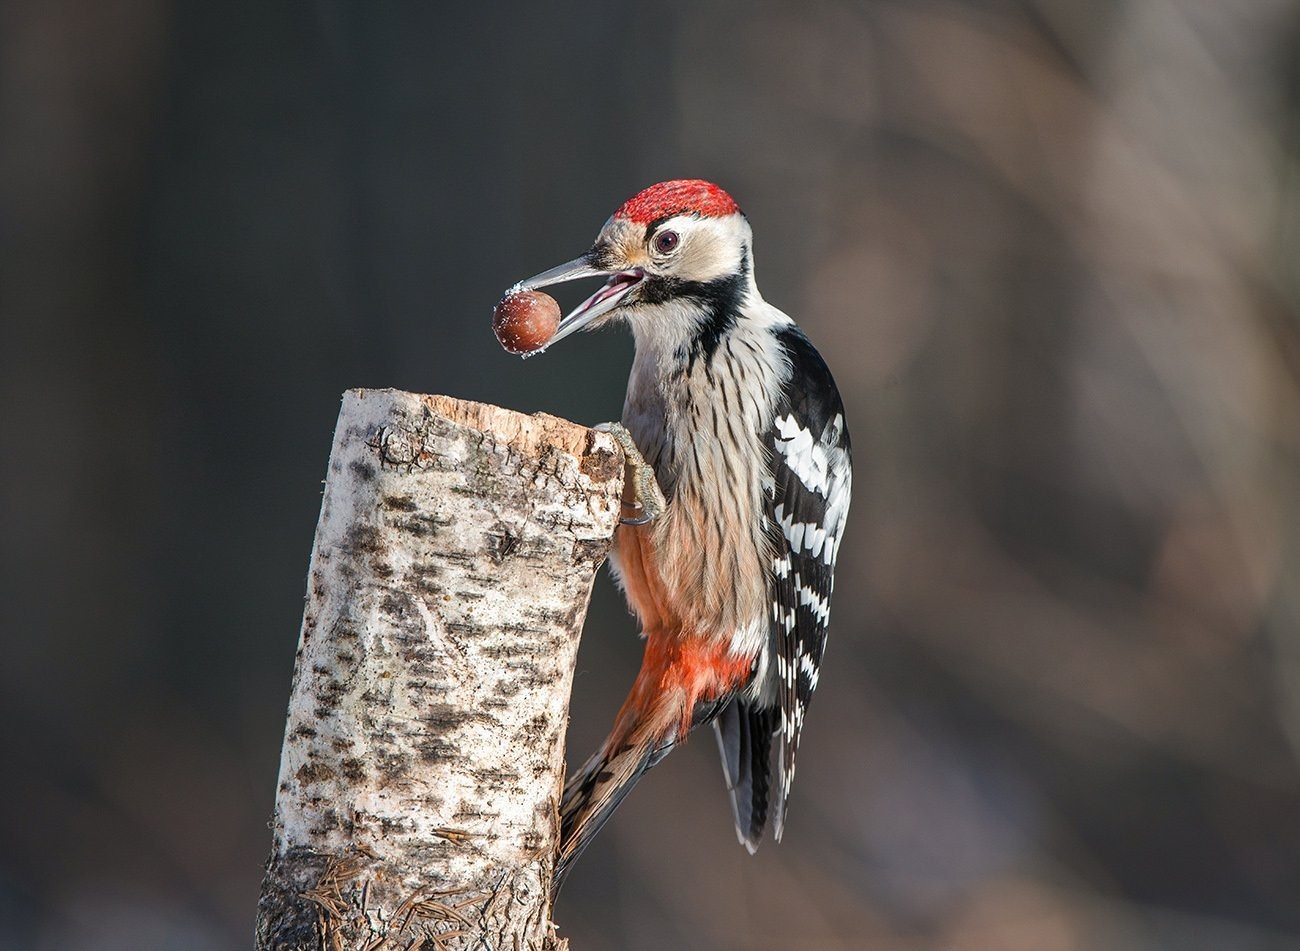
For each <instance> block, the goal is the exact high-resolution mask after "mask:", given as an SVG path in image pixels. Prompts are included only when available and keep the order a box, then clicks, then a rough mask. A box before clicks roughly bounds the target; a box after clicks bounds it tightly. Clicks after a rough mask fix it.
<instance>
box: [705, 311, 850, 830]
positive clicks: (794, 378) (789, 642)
mask: <svg viewBox="0 0 1300 951" xmlns="http://www.w3.org/2000/svg"><path fill="white" fill-rule="evenodd" d="M778 337H779V339H780V342H781V345H782V347H783V348H784V349H785V352H786V355H787V356H788V358H789V361H790V376H789V378H788V379H787V381H786V382H785V384H784V385H783V387H782V389H781V393H780V396H779V398H778V399H777V403H776V408H775V413H774V415H773V420H772V428H771V430H770V431H769V432H768V433H767V435H766V443H767V448H768V450H769V451H770V466H771V482H770V484H769V486H768V487H767V488H768V490H767V493H766V496H767V512H766V515H767V519H768V529H769V536H770V538H771V541H772V548H773V551H774V552H775V558H774V559H773V563H772V568H771V583H770V585H769V588H768V590H769V591H770V593H771V596H772V608H771V612H772V613H771V617H770V624H769V651H768V656H769V662H770V667H769V670H768V671H767V681H768V683H769V684H770V685H771V686H770V688H769V689H766V690H764V691H763V692H762V693H761V694H760V695H759V696H758V697H756V698H751V699H746V698H741V697H738V698H736V699H735V700H734V701H733V702H732V703H731V704H730V705H729V706H728V707H727V709H726V710H724V711H722V713H721V714H720V716H719V718H718V720H717V722H716V727H717V731H718V740H719V745H720V747H721V751H722V759H723V766H724V769H725V771H726V773H727V783H728V786H729V787H730V788H731V794H732V805H733V807H734V809H735V819H736V832H737V835H738V837H739V838H740V840H741V842H742V843H744V844H745V845H746V846H747V847H748V848H749V850H750V851H751V852H752V851H753V850H754V849H755V848H757V846H758V842H759V840H760V839H761V838H762V835H763V829H764V827H765V826H766V824H767V819H768V812H769V798H772V797H773V794H774V803H772V804H771V805H773V806H774V808H771V810H770V811H771V812H772V824H773V832H774V834H775V836H776V838H777V839H778V840H779V839H780V838H781V832H782V829H783V827H784V824H785V805H786V799H787V798H788V796H789V794H790V785H791V783H792V782H793V781H794V766H795V752H796V750H797V749H798V746H799V733H800V731H801V730H802V729H803V720H804V714H805V712H806V711H807V709H808V702H809V700H810V699H811V698H812V694H813V690H815V689H816V687H817V672H818V669H819V668H820V666H821V661H822V654H823V652H824V651H825V648H826V630H827V625H828V623H829V621H830V599H831V589H832V587H833V582H834V571H835V557H836V555H837V553H838V551H839V546H840V539H841V537H842V536H843V532H844V522H845V519H846V518H847V516H848V511H849V495H850V489H851V486H852V467H851V462H850V456H849V434H848V430H847V429H846V428H845V425H844V405H843V403H842V402H841V400H840V394H839V390H838V389H837V388H836V386H835V381H834V379H833V378H832V377H831V374H830V370H829V369H827V367H826V363H825V361H824V360H822V358H821V354H819V353H818V352H817V351H816V350H815V349H814V348H813V345H812V344H811V343H810V342H809V341H808V338H807V337H805V336H804V335H803V333H802V331H800V330H799V329H798V328H797V327H795V326H793V325H791V326H790V327H788V328H785V329H783V330H782V331H781V332H780V333H779V334H778ZM777 738H779V744H780V747H779V753H778V763H779V771H780V772H779V781H778V782H777V783H776V784H775V786H776V788H775V790H772V789H771V787H772V785H773V784H772V783H771V781H770V774H771V752H770V751H771V745H772V741H773V740H774V739H777Z"/></svg>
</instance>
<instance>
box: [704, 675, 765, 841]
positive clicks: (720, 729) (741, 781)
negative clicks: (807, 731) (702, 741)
mask: <svg viewBox="0 0 1300 951" xmlns="http://www.w3.org/2000/svg"><path fill="white" fill-rule="evenodd" d="M713 726H714V729H715V730H716V731H717V737H718V751H719V752H720V753H721V755H722V772H723V775H724V776H725V777H726V780H727V789H728V791H730V793H731V810H732V816H733V818H734V819H735V822H736V838H737V839H739V840H740V843H741V845H743V846H745V848H747V849H748V850H749V851H750V853H751V854H752V853H753V852H755V851H756V850H757V849H758V845H759V843H760V842H761V841H762V840H763V832H764V830H765V829H766V828H767V820H768V813H769V811H770V810H769V806H770V795H771V777H772V737H773V733H774V731H775V729H776V710H775V708H773V707H759V706H755V705H753V704H751V703H749V702H748V701H745V700H741V699H739V698H737V699H735V700H733V701H732V702H731V703H730V704H728V705H727V707H726V708H725V709H724V710H722V712H721V713H720V714H719V715H718V718H717V719H716V720H714V721H713Z"/></svg>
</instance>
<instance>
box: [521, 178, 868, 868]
mask: <svg viewBox="0 0 1300 951" xmlns="http://www.w3.org/2000/svg"><path fill="white" fill-rule="evenodd" d="M595 276H601V277H605V278H606V280H605V283H604V285H603V286H602V287H601V288H600V289H599V290H598V291H596V293H594V294H592V295H591V296H590V297H589V298H587V299H586V300H585V301H584V302H583V303H582V304H581V305H579V306H578V307H577V308H576V309H575V310H574V311H573V312H572V313H570V314H569V315H568V316H566V317H565V318H564V319H563V320H562V321H561V322H560V324H559V327H558V328H557V330H556V333H555V335H554V336H553V337H552V339H551V341H550V343H548V346H549V345H551V344H553V343H555V342H558V341H559V340H561V339H563V338H565V337H567V336H569V335H570V334H573V333H575V332H576V331H578V330H585V329H593V328H596V327H599V326H602V325H604V324H606V323H608V322H610V321H616V320H621V321H624V322H626V323H627V325H628V326H629V327H630V328H631V330H632V335H633V337H634V339H635V342H636V354H635V357H634V358H633V361H632V370H631V375H630V377H629V380H628V386H627V397H626V401H625V403H624V407H623V416H622V421H621V423H612V424H606V427H605V428H606V429H607V430H608V431H609V432H611V433H612V434H613V435H614V436H615V437H616V438H617V439H618V441H619V442H620V443H621V444H622V447H623V450H624V453H625V457H626V460H627V475H628V478H627V480H626V488H625V492H624V497H623V501H624V505H625V509H626V511H625V515H624V517H623V518H622V519H621V521H620V525H619V527H618V529H617V531H616V533H615V538H614V546H613V550H612V554H611V566H612V568H613V572H614V575H615V578H616V580H617V581H618V583H619V584H620V586H621V587H622V589H623V592H624V594H625V595H626V597H627V601H628V603H629V606H630V607H631V609H632V612H633V613H634V614H635V615H636V617H637V619H638V622H639V624H640V628H641V634H642V637H643V638H644V641H645V648H644V656H643V660H642V665H641V671H640V673H639V674H638V676H637V678H636V681H635V682H634V684H633V686H632V690H631V693H630V694H629V695H628V698H627V700H626V701H625V702H624V704H623V707H622V709H621V710H620V711H619V713H618V715H617V717H616V718H615V721H614V726H613V729H612V731H611V732H610V735H609V738H608V739H607V740H606V741H605V743H604V745H603V746H602V747H601V748H600V749H599V750H598V751H597V752H596V753H595V755H594V756H592V757H591V759H590V760H589V761H588V762H587V763H586V765H585V766H583V767H582V769H581V770H579V771H578V772H577V773H576V775H574V776H572V777H571V778H570V779H569V780H568V782H567V783H566V785H565V789H564V796H563V801H562V804H561V808H560V820H561V835H560V841H561V845H560V858H559V863H558V866H557V872H556V882H557V886H558V883H560V882H562V881H563V879H564V876H565V874H566V873H567V872H568V871H569V869H570V868H571V866H572V863H573V861H574V860H575V859H576V858H577V856H578V855H579V854H580V853H581V852H582V850H583V849H584V848H585V847H586V845H587V844H588V843H589V842H590V841H591V839H592V837H593V836H594V835H595V834H596V833H597V831H599V829H600V827H601V826H602V825H603V824H604V823H605V821H606V820H608V819H609V817H610V815H611V814H612V813H613V811H614V810H615V808H617V806H618V804H619V803H620V802H621V801H622V799H623V797H624V796H626V795H627V794H628V792H629V791H630V790H631V788H632V786H633V785H634V784H635V783H636V782H637V780H638V779H639V778H640V777H641V775H642V774H643V773H645V771H646V770H648V769H650V768H651V767H652V766H654V765H655V764H657V763H658V762H660V761H661V760H662V759H663V758H664V756H666V755H667V754H668V752H669V751H671V750H672V749H673V747H675V746H676V745H677V744H679V743H681V742H683V741H684V740H685V739H686V736H687V734H688V733H690V731H691V730H692V729H694V728H695V727H697V726H701V725H703V724H706V723H712V724H713V727H714V731H715V733H716V736H717V740H718V748H719V750H720V752H721V755H722V768H723V772H724V774H725V779H726V785H727V789H728V790H729V792H730V795H731V805H732V813H733V818H734V820H735V825H736V835H737V838H738V839H739V840H740V842H741V844H742V845H744V846H745V847H746V848H747V849H748V850H749V851H750V852H751V853H753V852H754V851H755V850H756V849H757V848H758V845H759V843H760V841H761V840H762V838H763V835H764V831H765V830H766V828H767V827H768V825H769V823H770V824H771V827H772V832H773V835H774V837H775V838H776V839H777V840H778V841H779V840H780V838H781V834H782V831H783V828H784V824H785V814H786V802H787V799H788V797H789V795H790V786H791V783H792V781H793V780H794V768H795V752H796V750H797V749H798V746H799V736H800V732H801V731H802V729H803V725H804V717H805V714H806V712H807V709H808V702H809V700H810V699H811V698H812V694H813V690H814V689H815V688H816V686H817V674H818V670H819V668H820V665H821V661H822V654H823V651H824V650H825V647H826V633H827V625H828V622H829V619H830V598H831V589H832V586H833V576H834V570H835V558H836V555H837V553H838V552H839V547H840V542H841V540H842V537H843V532H844V523H845V519H846V517H847V515H848V509H849V494H850V485H851V480H852V473H851V463H850V452H849V434H848V429H847V428H846V426H845V421H844V407H843V404H842V402H841V400H840V395H839V391H838V390H837V389H836V386H835V381H834V380H833V379H832V377H831V373H830V371H829V370H828V369H827V367H826V363H825V361H824V360H823V359H822V357H821V356H820V354H818V352H817V350H816V349H814V347H813V345H812V344H811V343H810V342H809V341H808V338H807V337H806V336H804V334H803V332H802V331H801V330H800V329H799V327H798V326H796V324H795V323H794V321H793V320H791V319H790V318H789V317H788V316H786V315H785V314H784V313H782V312H781V311H780V310H778V309H777V308H775V307H773V306H772V305H771V304H769V303H767V301H765V300H764V299H763V297H762V295H761V294H760V293H759V291H758V286H757V285H756V284H755V282H754V254H753V233H752V231H751V229H750V225H749V222H748V220H747V219H746V217H745V215H744V214H743V213H742V212H741V210H740V208H739V206H738V205H737V204H736V202H735V201H734V200H733V199H732V198H731V196H730V195H728V194H727V193H726V192H725V191H723V190H722V189H721V188H719V187H718V186H717V185H714V184H712V183H710V182H705V181H700V180H696V179H690V180H679V181H670V182H661V183H660V184H657V185H652V186H651V187H649V188H647V189H645V190H643V191H641V192H640V193H638V194H637V195H635V196H633V197H632V198H630V199H629V200H628V201H626V202H624V203H623V205H622V206H620V207H619V208H618V210H617V211H615V212H614V214H613V215H612V216H611V217H610V218H609V220H608V221H606V222H605V225H604V227H602V228H601V230H600V233H599V235H598V236H597V238H596V241H595V244H594V245H593V246H592V247H591V249H590V250H588V251H587V252H586V253H585V254H583V255H582V256H581V257H578V258H576V259H575V260H573V261H570V262H568V263H567V264H562V265H560V266H559V267H555V268H552V269H550V270H548V271H544V272H543V273H541V274H538V275H536V276H535V277H533V278H531V279H529V280H527V281H523V282H521V284H520V285H519V286H520V287H522V288H523V289H526V290H533V289H537V288H541V287H546V286H549V285H552V284H558V283H561V282H564V281H570V280H574V279H577V278H583V277H595Z"/></svg>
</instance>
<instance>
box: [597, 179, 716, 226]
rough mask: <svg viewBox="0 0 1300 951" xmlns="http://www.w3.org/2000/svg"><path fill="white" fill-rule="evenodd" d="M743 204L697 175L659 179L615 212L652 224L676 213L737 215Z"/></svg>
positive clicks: (704, 215)
mask: <svg viewBox="0 0 1300 951" xmlns="http://www.w3.org/2000/svg"><path fill="white" fill-rule="evenodd" d="M739 211H740V206H739V205H737V204H736V202H735V200H734V199H732V197H731V196H730V195H728V194H727V193H726V192H724V191H723V190H722V189H721V188H719V187H718V186H717V185H715V184H713V183H712V182H706V181H703V180H701V179H698V178H681V179H677V180H676V181H671V182H660V183H659V184H658V185H651V186H650V187H649V188H647V189H644V190H643V191H640V192H637V193H636V194H635V195H633V196H632V197H631V198H629V199H628V200H627V201H625V202H623V204H622V205H621V206H620V207H619V209H618V211H616V212H614V217H615V218H626V219H628V220H629V221H633V222H636V223H637V224H640V225H644V224H649V223H650V222H652V221H658V220H659V219H661V218H671V217H673V216H674V215H685V214H696V215H699V216H700V217H702V218H722V217H724V216H726V215H734V214H736V213H737V212H739Z"/></svg>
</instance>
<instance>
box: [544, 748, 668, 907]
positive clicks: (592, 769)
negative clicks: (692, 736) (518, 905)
mask: <svg viewBox="0 0 1300 951" xmlns="http://www.w3.org/2000/svg"><path fill="white" fill-rule="evenodd" d="M675 745H676V742H675V741H674V740H672V739H664V740H659V741H654V740H653V739H652V740H650V741H648V742H640V743H630V744H628V745H626V746H623V747H621V748H620V749H619V750H618V751H617V752H616V753H614V754H613V755H606V753H605V751H604V750H602V751H600V752H598V753H596V755H595V756H593V757H592V758H591V759H589V760H587V762H586V764H585V765H584V766H583V767H582V769H580V770H579V771H578V772H577V773H576V774H575V775H574V776H572V777H570V779H569V781H568V782H567V783H565V786H564V799H563V801H562V802H561V804H560V855H559V860H558V861H557V863H556V866H555V884H554V886H553V890H554V891H558V890H559V888H560V886H561V885H563V884H564V878H565V876H566V875H568V873H569V870H570V869H571V868H572V867H573V863H574V862H575V861H576V860H577V858H578V856H579V855H581V854H582V851H583V849H585V848H586V847H587V846H588V845H589V844H590V843H591V840H592V839H593V838H595V837H596V833H597V832H599V831H600V829H601V827H602V826H603V825H604V824H605V823H606V822H607V821H608V820H609V817H610V816H612V815H613V814H614V810H615V809H617V808H618V805H619V803H621V802H622V801H623V797H624V796H626V795H627V794H628V793H629V792H631V791H632V787H633V786H635V785H636V783H637V780H639V779H640V778H641V776H642V774H644V773H645V771H646V770H648V769H650V768H651V767H652V766H654V765H655V764H656V763H658V762H659V761H660V760H661V759H663V758H664V757H665V756H667V755H668V752H669V751H670V750H671V749H672V748H673V746H675Z"/></svg>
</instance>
